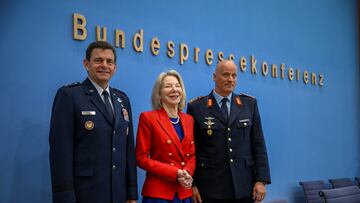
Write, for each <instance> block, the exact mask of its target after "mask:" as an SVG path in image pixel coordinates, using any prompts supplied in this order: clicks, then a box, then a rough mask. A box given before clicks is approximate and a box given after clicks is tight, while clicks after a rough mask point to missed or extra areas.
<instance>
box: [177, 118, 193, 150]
mask: <svg viewBox="0 0 360 203" xmlns="http://www.w3.org/2000/svg"><path fill="white" fill-rule="evenodd" d="M179 116H180V122H181V127H182V130H183V132H184V139H183V140H182V142H181V146H183V144H184V145H188V144H189V142H190V141H188V140H189V139H190V135H191V134H192V133H193V132H192V128H188V127H187V126H190V123H189V120H188V119H186V117H185V116H184V113H182V112H180V114H179ZM182 149H184V147H182Z"/></svg>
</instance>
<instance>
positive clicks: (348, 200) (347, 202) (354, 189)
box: [319, 185, 360, 203]
mask: <svg viewBox="0 0 360 203" xmlns="http://www.w3.org/2000/svg"><path fill="white" fill-rule="evenodd" d="M319 195H320V196H321V197H323V198H324V200H325V202H326V203H359V202H360V188H359V187H358V186H356V185H353V186H348V187H341V188H334V189H327V190H321V191H320V192H319Z"/></svg>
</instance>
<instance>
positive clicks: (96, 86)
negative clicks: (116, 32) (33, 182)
mask: <svg viewBox="0 0 360 203" xmlns="http://www.w3.org/2000/svg"><path fill="white" fill-rule="evenodd" d="M83 65H84V67H85V69H86V70H87V73H88V77H87V78H86V79H85V80H84V81H83V82H82V83H74V84H70V85H65V86H63V87H61V88H60V89H59V90H58V92H57V94H56V96H55V99H54V103H53V108H52V116H51V124H50V136H49V142H50V165H51V180H52V191H53V202H54V203H70V202H71V203H72V202H76V203H110V202H111V203H115V202H116V203H125V202H136V199H137V196H138V195H137V175H136V163H135V151H134V134H133V124H132V117H131V108H130V102H129V98H128V97H127V96H126V95H125V94H124V93H123V92H121V91H120V90H117V89H115V88H112V87H110V86H109V80H110V79H111V77H112V76H113V74H114V73H115V71H116V52H115V49H114V47H113V46H112V45H110V44H109V43H107V42H103V41H98V42H93V43H91V44H90V45H89V47H88V48H87V50H86V58H85V59H84V61H83Z"/></svg>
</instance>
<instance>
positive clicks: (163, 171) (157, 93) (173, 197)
mask: <svg viewBox="0 0 360 203" xmlns="http://www.w3.org/2000/svg"><path fill="white" fill-rule="evenodd" d="M152 106H153V109H154V110H153V111H148V112H143V113H141V115H140V118H139V126H138V131H137V138H136V160H137V164H138V166H139V167H140V168H142V169H144V170H145V171H146V179H145V182H144V185H143V189H142V195H143V203H154V202H156V203H159V202H181V203H190V202H191V197H192V189H191V184H192V177H191V176H192V175H193V174H194V169H195V145H194V136H193V125H194V121H193V118H192V117H191V116H190V115H188V114H185V113H183V112H181V110H182V109H183V108H184V106H185V88H184V84H183V81H182V78H181V76H180V75H179V73H177V72H176V71H174V70H171V71H168V72H166V73H161V74H160V75H159V77H158V79H157V81H156V82H155V86H154V88H153V93H152Z"/></svg>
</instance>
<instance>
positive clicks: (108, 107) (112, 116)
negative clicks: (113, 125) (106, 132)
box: [102, 90, 114, 122]
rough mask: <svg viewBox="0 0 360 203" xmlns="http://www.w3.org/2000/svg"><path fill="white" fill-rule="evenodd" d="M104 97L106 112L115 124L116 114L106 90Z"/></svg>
mask: <svg viewBox="0 0 360 203" xmlns="http://www.w3.org/2000/svg"><path fill="white" fill-rule="evenodd" d="M102 95H103V96H104V103H105V107H106V111H107V113H108V114H109V116H110V118H111V121H112V122H113V121H114V112H113V110H112V108H111V104H110V101H109V93H108V92H107V91H106V90H104V91H103V93H102Z"/></svg>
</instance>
